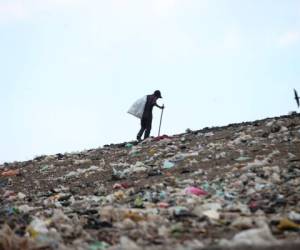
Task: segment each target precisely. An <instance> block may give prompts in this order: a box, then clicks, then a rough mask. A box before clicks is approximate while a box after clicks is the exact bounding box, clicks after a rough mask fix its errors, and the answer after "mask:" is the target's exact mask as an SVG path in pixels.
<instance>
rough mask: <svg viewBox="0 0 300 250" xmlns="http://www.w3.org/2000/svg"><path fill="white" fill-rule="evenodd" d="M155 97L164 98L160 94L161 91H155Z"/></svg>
mask: <svg viewBox="0 0 300 250" xmlns="http://www.w3.org/2000/svg"><path fill="white" fill-rule="evenodd" d="M153 95H154V96H155V97H157V98H162V96H161V93H160V91H159V90H155V91H154V94H153Z"/></svg>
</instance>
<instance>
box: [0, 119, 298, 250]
mask: <svg viewBox="0 0 300 250" xmlns="http://www.w3.org/2000/svg"><path fill="white" fill-rule="evenodd" d="M0 199H1V203H0V204H1V205H0V227H1V231H0V249H1V250H2V249H24V250H25V249H43V250H47V249H62V250H63V249H70V250H71V249H78V250H79V249H89V250H102V249H111V250H112V249H131V250H132V249H202V248H205V249H235V248H239V247H241V246H242V247H241V248H240V249H250V248H251V247H255V249H261V248H262V247H263V249H273V250H275V249H279V248H280V249H300V241H299V239H300V115H298V114H294V115H289V116H283V117H278V118H271V119H265V120H261V121H255V122H249V123H241V124H233V125H229V126H226V127H218V128H205V129H203V130H200V131H191V130H187V131H186V133H184V134H180V135H174V136H161V137H159V138H151V139H148V140H146V141H143V142H142V143H140V144H136V143H134V142H133V143H122V144H119V145H106V146H104V147H102V148H98V149H92V150H88V151H84V152H79V153H66V154H57V155H50V156H40V157H36V158H35V159H33V160H31V161H27V162H15V163H9V164H4V165H1V166H0ZM247 246H248V247H249V248H247ZM250 246H251V247H250ZM252 249H253V248H252Z"/></svg>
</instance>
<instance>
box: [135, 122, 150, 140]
mask: <svg viewBox="0 0 300 250" xmlns="http://www.w3.org/2000/svg"><path fill="white" fill-rule="evenodd" d="M151 127H152V117H143V118H142V119H141V129H140V131H139V133H138V135H137V139H138V140H141V138H142V135H143V134H144V132H145V135H144V139H147V138H148V137H149V136H150V132H151Z"/></svg>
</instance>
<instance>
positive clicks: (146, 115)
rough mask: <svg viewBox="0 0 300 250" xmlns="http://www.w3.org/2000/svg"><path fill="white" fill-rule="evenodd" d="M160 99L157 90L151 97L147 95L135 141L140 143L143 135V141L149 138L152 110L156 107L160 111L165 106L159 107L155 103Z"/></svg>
mask: <svg viewBox="0 0 300 250" xmlns="http://www.w3.org/2000/svg"><path fill="white" fill-rule="evenodd" d="M159 98H162V96H161V93H160V91H159V90H156V91H155V92H154V93H153V94H152V95H147V99H146V104H145V108H144V112H143V115H142V118H141V129H140V131H139V133H138V134H137V140H138V141H141V138H142V136H143V134H144V133H145V135H144V140H145V139H147V138H148V137H149V136H150V133H151V128H152V110H153V107H154V106H156V107H158V108H160V109H164V108H165V106H164V105H163V106H159V105H158V104H157V103H156V101H157V100H158V99H159Z"/></svg>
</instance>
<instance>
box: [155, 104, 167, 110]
mask: <svg viewBox="0 0 300 250" xmlns="http://www.w3.org/2000/svg"><path fill="white" fill-rule="evenodd" d="M154 106H156V107H158V108H160V109H164V108H165V105H162V106H159V105H158V104H157V103H155V104H154Z"/></svg>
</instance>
